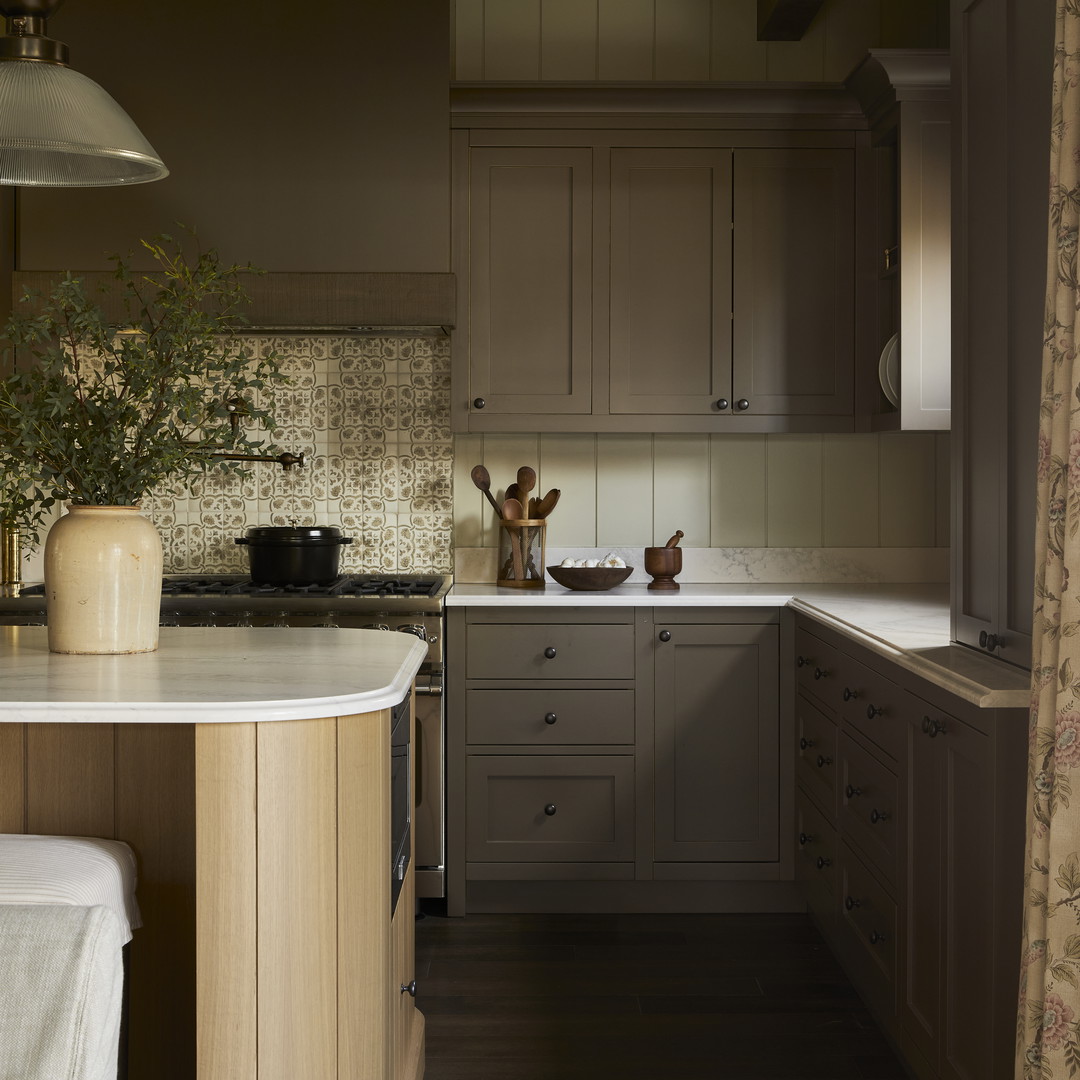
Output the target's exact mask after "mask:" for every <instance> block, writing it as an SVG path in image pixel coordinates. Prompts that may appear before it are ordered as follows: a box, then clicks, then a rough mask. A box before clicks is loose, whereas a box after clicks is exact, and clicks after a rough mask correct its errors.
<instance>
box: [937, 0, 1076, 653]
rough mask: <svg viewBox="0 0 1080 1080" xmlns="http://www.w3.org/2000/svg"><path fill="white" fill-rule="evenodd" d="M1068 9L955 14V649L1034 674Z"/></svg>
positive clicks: (1026, 5)
mask: <svg viewBox="0 0 1080 1080" xmlns="http://www.w3.org/2000/svg"><path fill="white" fill-rule="evenodd" d="M1056 6H1057V5H1056V4H1055V3H1054V0H953V3H952V41H953V65H954V67H953V71H954V75H955V78H954V86H955V90H956V100H955V112H954V116H955V117H956V124H955V127H954V142H953V161H954V183H953V201H954V205H955V206H956V207H957V213H956V214H955V215H954V222H953V251H954V255H955V257H954V263H953V266H954V274H953V356H954V360H955V364H954V383H953V402H954V423H953V437H952V448H953V453H952V461H953V483H952V491H953V524H952V551H953V573H952V593H953V602H952V610H953V637H954V638H955V639H956V640H957V641H959V642H962V643H964V644H967V645H972V646H974V647H976V648H981V649H983V650H985V651H987V652H989V653H991V654H992V655H994V656H998V657H1000V658H1001V659H1003V660H1008V661H1011V662H1012V663H1015V664H1019V665H1022V666H1028V665H1029V664H1030V663H1031V628H1032V607H1033V600H1032V597H1033V590H1034V580H1035V552H1034V543H1035V481H1036V477H1035V473H1036V469H1035V466H1036V454H1035V451H1036V444H1037V435H1038V424H1039V395H1040V390H1041V386H1040V383H1041V365H1042V342H1043V305H1044V297H1045V291H1046V244H1047V206H1048V202H1047V175H1048V172H1047V170H1048V164H1049V160H1050V125H1051V123H1052V117H1051V89H1052V84H1053V78H1052V74H1053V50H1054V13H1055V8H1056Z"/></svg>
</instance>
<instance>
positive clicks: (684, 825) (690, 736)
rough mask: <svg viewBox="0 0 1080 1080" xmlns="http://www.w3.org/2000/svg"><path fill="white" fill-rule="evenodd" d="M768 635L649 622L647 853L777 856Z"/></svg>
mask: <svg viewBox="0 0 1080 1080" xmlns="http://www.w3.org/2000/svg"><path fill="white" fill-rule="evenodd" d="M661 614H663V615H665V616H666V614H667V613H666V612H664V613H660V612H657V616H658V617H660V616H661ZM683 614H685V611H684V612H683ZM777 637H778V630H777V627H776V625H775V624H768V625H761V626H754V625H745V624H740V625H728V624H724V625H716V624H704V625H702V624H689V625H688V624H686V623H671V622H669V621H664V622H657V623H656V626H655V630H654V638H655V640H656V651H655V663H654V669H653V678H654V680H655V682H654V697H653V705H654V713H653V724H654V728H653V746H654V750H655V755H656V756H655V761H654V765H653V778H654V790H655V795H654V800H655V813H654V819H653V828H654V837H653V844H654V846H653V858H654V860H655V861H656V862H663V863H680V862H690V863H699V862H709V863H717V862H718V863H732V862H755V861H757V862H776V860H777V859H778V857H779V843H780V836H779V782H780V777H779V772H778V768H777V762H778V761H779V751H780V747H779V726H778V724H777V714H778V704H777V697H778V678H777V675H778V670H779V669H778V663H779V661H778V653H777V649H778V644H777Z"/></svg>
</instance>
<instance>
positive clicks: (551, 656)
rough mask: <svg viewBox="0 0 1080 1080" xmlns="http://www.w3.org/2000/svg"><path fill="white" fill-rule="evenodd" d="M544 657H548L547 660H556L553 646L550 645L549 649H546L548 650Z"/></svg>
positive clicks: (545, 651)
mask: <svg viewBox="0 0 1080 1080" xmlns="http://www.w3.org/2000/svg"><path fill="white" fill-rule="evenodd" d="M544 655H545V656H546V657H547V658H548V659H549V660H554V659H555V649H554V647H553V646H551V645H549V646H548V647H547V648H546V649H545V650H544Z"/></svg>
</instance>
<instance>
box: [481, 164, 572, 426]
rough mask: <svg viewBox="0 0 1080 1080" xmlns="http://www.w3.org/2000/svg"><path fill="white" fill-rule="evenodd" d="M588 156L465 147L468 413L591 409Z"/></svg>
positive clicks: (564, 411)
mask: <svg viewBox="0 0 1080 1080" xmlns="http://www.w3.org/2000/svg"><path fill="white" fill-rule="evenodd" d="M592 155H593V152H592V150H591V149H589V148H588V147H560V146H553V147H552V146H549V147H544V146H539V147H529V146H521V147H487V148H473V149H471V150H470V151H469V156H468V161H469V181H468V184H469V186H468V193H469V196H468V197H469V211H468V222H469V224H468V238H469V250H468V297H469V304H468V326H467V329H466V333H465V335H463V337H464V341H465V342H466V343H467V347H468V349H469V391H468V392H469V394H470V399H469V403H468V409H469V410H470V412H474V413H478V412H483V414H484V415H485V416H486V415H488V414H489V413H495V414H508V413H513V414H529V413H547V414H550V413H588V412H590V410H591V409H592V389H591V379H592V280H591V276H592V239H593V237H592V198H593V192H592Z"/></svg>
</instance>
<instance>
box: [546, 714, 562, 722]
mask: <svg viewBox="0 0 1080 1080" xmlns="http://www.w3.org/2000/svg"><path fill="white" fill-rule="evenodd" d="M558 719H559V718H558V717H557V716H556V715H555V714H554V713H553V712H549V713H544V723H545V724H554V723H555V721H556V720H558Z"/></svg>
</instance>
